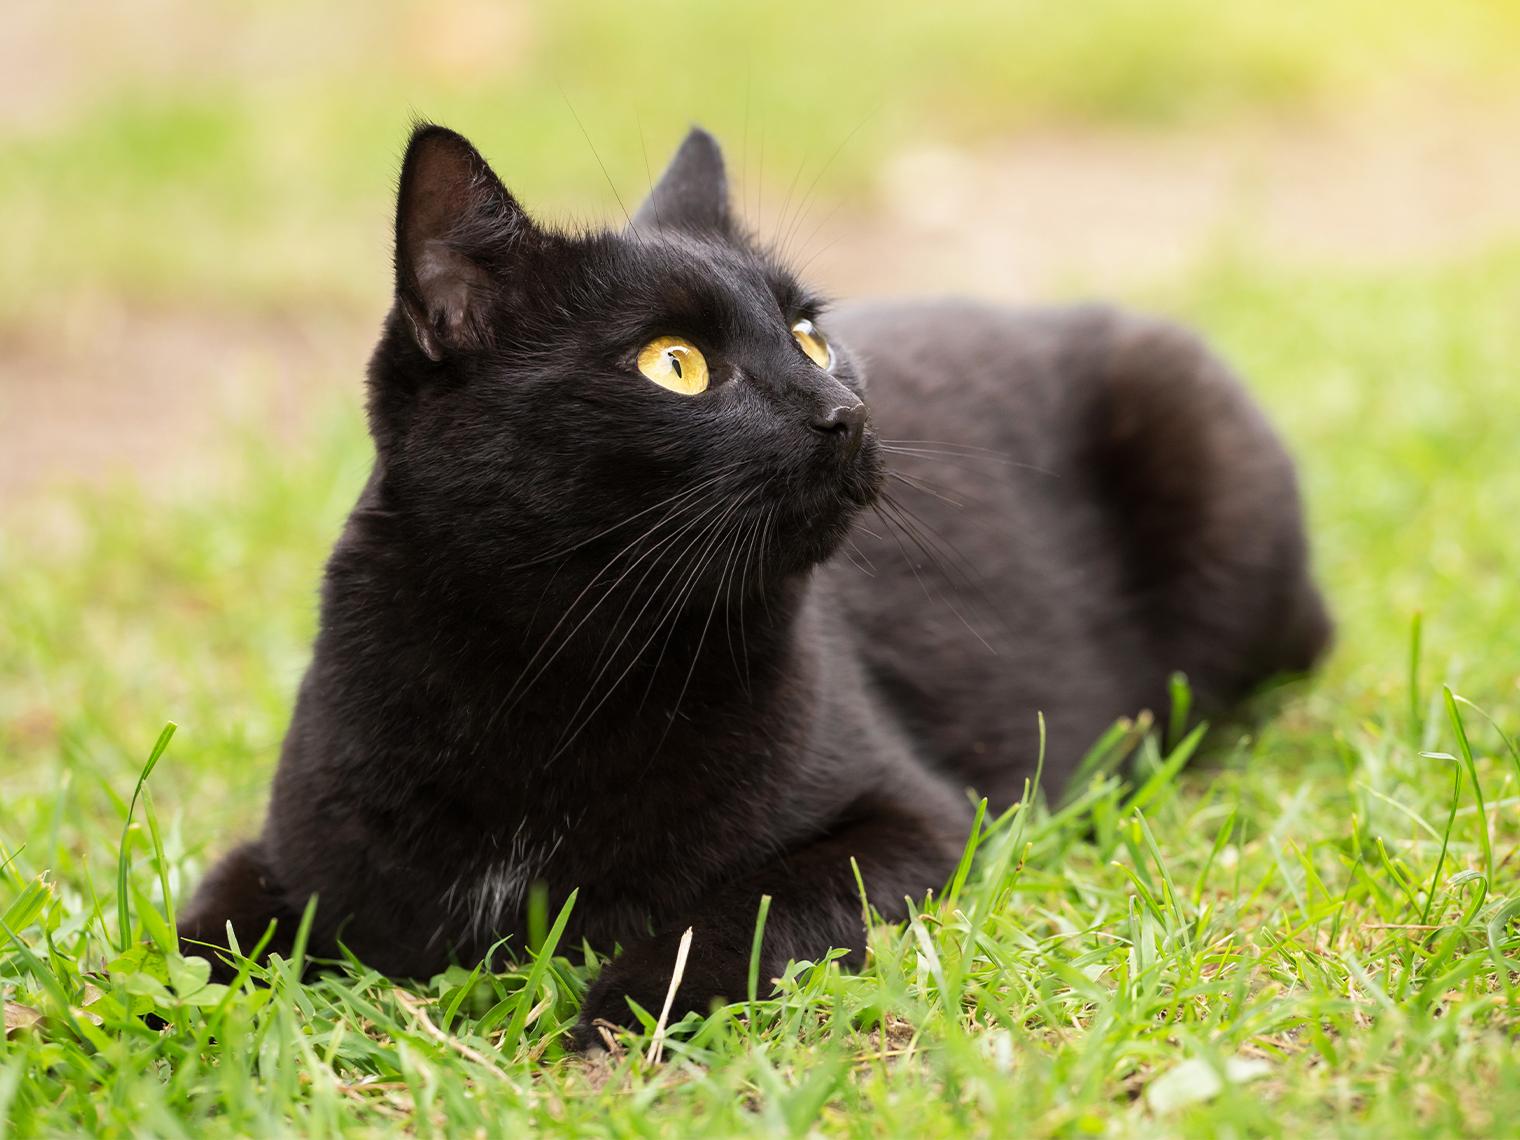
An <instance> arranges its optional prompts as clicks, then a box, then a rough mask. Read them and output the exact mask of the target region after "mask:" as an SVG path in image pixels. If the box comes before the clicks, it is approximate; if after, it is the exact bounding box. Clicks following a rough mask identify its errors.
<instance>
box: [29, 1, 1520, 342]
mask: <svg viewBox="0 0 1520 1140" xmlns="http://www.w3.org/2000/svg"><path fill="white" fill-rule="evenodd" d="M489 7H492V6H491V5H485V6H481V5H475V6H473V8H472V7H469V6H466V7H464V8H461V6H460V5H459V4H448V3H443V4H437V5H431V6H429V8H428V11H429V12H430V13H431V15H429V16H427V17H424V16H423V15H422V14H421V12H420V11H418V9H417V7H416V6H413V5H408V4H404V3H399V2H395V0H380V2H375V3H369V4H357V3H349V4H338V5H333V6H332V7H331V8H330V9H329V8H328V7H327V6H324V7H323V11H322V13H320V14H319V13H316V12H313V11H312V10H311V6H310V5H294V4H291V3H289V2H288V0H283V2H274V3H270V4H265V5H258V6H256V8H257V13H256V14H255V12H253V11H252V10H251V9H250V7H249V6H248V5H247V4H244V3H236V2H234V0H206V2H204V3H196V4H190V3H188V0H181V4H180V5H168V6H165V7H163V8H161V9H160V13H159V16H158V20H159V21H160V22H161V23H162V24H163V25H164V26H166V27H173V26H175V25H176V24H183V25H186V26H189V27H195V28H201V29H205V28H210V29H213V30H214V31H215V32H216V35H215V37H207V36H206V35H204V34H203V35H200V36H194V35H186V36H184V37H183V46H179V47H178V48H177V49H176V45H179V44H181V39H180V38H179V37H176V36H165V37H160V38H158V39H157V40H156V41H155V57H156V56H157V55H160V54H161V55H164V56H165V57H166V58H167V62H166V63H165V64H164V66H162V67H160V68H156V69H155V68H146V69H143V70H138V69H136V68H134V67H133V60H132V57H131V55H130V53H127V54H125V55H124V54H123V53H121V52H120V51H118V50H115V45H114V44H112V43H110V42H109V41H108V42H105V43H97V42H96V40H97V39H98V38H99V37H102V36H109V35H110V32H109V30H108V29H109V27H110V25H109V22H103V28H104V29H107V30H103V28H97V27H96V26H95V25H94V24H93V23H92V22H89V21H83V22H81V21H75V22H73V23H71V24H70V25H69V27H68V30H67V33H66V39H65V42H72V43H75V44H78V45H80V46H79V50H80V52H81V53H87V52H88V53H89V54H87V55H86V56H85V58H88V59H90V60H91V61H92V63H93V66H91V67H90V68H88V73H89V75H90V78H91V79H92V80H94V81H95V82H94V83H93V85H87V87H86V91H87V93H88V97H82V98H80V99H79V100H77V101H74V102H69V103H65V104H64V106H63V107H62V109H60V110H58V111H57V112H55V113H54V114H53V115H51V116H49V117H47V118H45V119H44V123H45V129H38V128H37V127H36V126H34V125H28V121H27V120H26V119H24V118H23V119H21V120H20V121H19V123H17V124H11V125H6V124H3V123H0V248H3V249H5V250H6V257H7V260H8V262H9V264H10V267H11V270H12V271H11V272H10V273H8V274H6V275H4V276H3V277H0V307H3V308H7V309H17V310H21V309H25V310H27V311H32V312H39V313H42V314H47V313H48V312H49V311H50V310H51V309H52V308H53V307H55V306H56V305H57V304H58V303H59V298H60V295H65V294H67V293H69V292H70V291H72V290H77V289H81V288H88V289H96V290H105V291H117V290H128V291H130V294H131V295H132V296H133V297H134V298H137V299H138V300H139V301H143V300H149V301H158V302H169V301H176V300H184V299H191V300H194V301H196V302H199V303H205V302H207V301H220V302H222V303H226V304H234V305H248V304H254V303H257V304H260V305H265V306H271V307H284V308H286V309H295V308H299V307H301V306H302V305H304V304H307V303H311V302H312V301H313V299H314V298H316V299H320V300H321V302H322V303H325V304H330V303H331V300H332V297H333V296H334V295H337V296H342V297H348V298H352V299H353V300H354V301H355V302H356V303H357V304H360V305H362V306H364V307H366V308H370V307H373V305H374V303H375V302H376V300H377V297H376V295H375V294H373V293H372V292H366V291H365V290H366V288H367V284H366V283H359V284H356V283H355V275H354V273H353V266H354V265H356V264H364V263H366V261H367V260H368V259H369V258H371V257H373V256H374V255H375V252H376V242H377V240H378V239H377V235H380V234H382V233H383V232H384V228H385V220H386V218H387V217H388V215H389V212H390V208H391V202H390V195H389V189H390V186H391V183H392V180H393V179H394V177H395V173H396V166H397V162H398V158H399V149H400V146H401V143H402V139H403V136H404V133H405V128H406V123H407V120H408V118H409V117H410V116H411V115H412V114H413V113H414V112H415V113H421V114H426V115H430V116H433V117H435V118H437V119H440V120H442V121H446V122H448V123H449V124H451V125H454V126H456V127H457V128H458V129H460V130H463V131H465V132H466V133H467V134H469V135H471V136H472V137H473V138H475V139H477V141H478V142H479V143H480V144H481V145H482V146H483V148H484V149H485V151H486V153H487V154H489V155H490V156H491V157H492V159H493V160H494V161H496V163H497V164H498V166H499V169H500V173H501V174H502V176H503V177H504V178H505V179H506V181H507V183H508V185H509V186H511V187H512V188H513V189H514V190H516V191H518V192H519V193H520V194H521V195H522V196H523V198H524V201H526V202H528V203H529V204H531V205H532V206H534V207H535V208H546V209H548V210H550V212H552V213H555V214H558V215H561V216H563V215H572V216H573V215H577V214H583V213H587V212H594V213H597V214H602V213H605V212H606V211H608V210H612V209H615V206H614V203H613V202H612V195H611V193H610V192H609V191H607V190H606V189H605V188H604V183H603V180H602V174H601V171H600V169H599V168H598V160H597V158H596V157H595V156H594V155H593V153H592V149H591V147H590V146H588V145H587V138H586V137H585V136H589V138H590V140H591V141H592V143H594V145H595V148H596V150H597V151H599V152H600V154H601V157H602V159H604V160H605V163H606V167H607V170H608V171H609V173H610V175H611V178H612V180H613V181H614V182H615V183H616V184H617V186H618V188H619V192H620V194H621V195H622V197H623V198H624V199H625V200H627V201H628V204H629V206H630V208H631V207H632V199H633V198H634V197H635V196H636V195H637V194H638V193H639V191H640V188H642V187H643V186H644V185H645V183H646V174H645V163H646V152H647V154H648V155H649V158H648V161H649V162H658V161H659V160H660V158H661V157H662V156H663V155H665V154H667V153H668V152H669V150H670V148H671V147H672V146H673V145H674V143H675V141H676V140H677V139H678V138H679V135H680V133H681V132H682V131H683V130H684V129H685V128H686V126H687V124H688V122H689V121H690V120H691V119H692V118H700V119H702V120H703V121H704V122H705V124H706V125H707V126H708V127H710V128H711V129H713V130H715V131H717V132H718V133H719V134H720V135H721V137H722V138H723V139H724V140H725V142H726V143H727V144H728V146H729V147H730V149H731V151H732V152H733V157H734V166H735V176H736V178H738V179H739V180H740V181H741V182H742V184H743V187H744V191H745V193H746V194H747V195H748V196H749V198H750V199H751V200H754V199H755V198H758V197H760V196H761V195H762V194H765V193H769V194H771V195H772V196H773V199H772V200H774V196H777V195H781V194H784V193H785V190H786V187H787V186H788V185H789V184H790V183H791V181H792V180H793V178H794V175H795V174H796V173H797V172H799V171H800V172H801V178H802V180H803V185H804V186H806V185H810V184H813V183H814V181H815V180H816V181H817V186H816V192H817V193H818V194H820V195H824V196H829V195H838V194H839V193H841V192H850V191H858V190H859V189H860V188H861V187H862V185H863V184H864V183H865V182H866V181H867V180H868V178H869V176H870V172H871V171H873V170H874V169H876V168H877V167H878V166H879V164H880V160H881V158H882V157H883V156H884V155H886V154H888V153H891V152H892V151H893V150H894V149H896V148H900V147H903V146H911V145H915V144H921V143H925V142H931V143H936V142H944V141H949V142H952V143H969V142H975V141H978V140H983V139H986V138H1007V137H1008V136H1009V135H1010V134H1013V133H1016V132H1017V131H1019V130H1021V129H1023V128H1027V127H1040V128H1044V129H1049V128H1051V127H1053V126H1054V127H1059V126H1061V125H1063V124H1064V125H1071V124H1101V125H1121V126H1139V127H1155V126H1175V125H1177V124H1198V123H1226V122H1233V121H1236V120H1237V119H1239V118H1240V117H1241V116H1252V115H1255V116H1300V117H1301V116H1305V115H1312V114H1314V113H1316V112H1320V111H1326V110H1338V111H1345V110H1347V109H1348V108H1354V107H1356V106H1359V105H1361V104H1362V103H1364V102H1366V101H1367V100H1371V99H1377V98H1380V97H1382V96H1384V95H1386V94H1389V93H1390V92H1391V93H1392V94H1393V95H1394V96H1396V97H1402V98H1404V99H1405V100H1406V101H1408V102H1413V103H1417V104H1425V103H1427V102H1429V101H1430V100H1431V98H1432V93H1434V95H1435V97H1437V98H1445V99H1447V100H1449V101H1451V104H1452V106H1453V107H1465V106H1470V105H1473V103H1474V102H1475V101H1480V100H1482V99H1485V98H1488V97H1491V96H1495V95H1498V96H1499V97H1504V96H1505V93H1508V96H1509V97H1512V96H1513V94H1514V91H1515V83H1514V69H1513V67H1512V61H1513V59H1514V58H1515V54H1516V52H1517V51H1520V7H1517V6H1516V5H1514V4H1512V3H1504V2H1500V0H1454V2H1453V0H1403V2H1401V3H1400V4H1397V5H1388V4H1384V3H1377V2H1375V0H1319V2H1318V3H1315V4H1312V5H1310V4H1279V3H1273V2H1272V0H1234V2H1232V3H1228V4H1222V3H1216V2H1212V0H1086V2H1085V3H1082V4H1072V3H1067V2H1065V0H1012V2H1008V0H996V2H994V0H977V2H972V3H958V4H950V5H924V4H920V5H901V6H897V7H896V8H895V9H894V11H893V14H892V18H890V19H883V18H882V16H881V13H880V12H879V6H878V5H876V4H873V3H869V2H868V0H843V2H839V3H830V4H815V3H807V4H799V3H770V2H767V3H764V4H761V3H758V2H757V0H740V2H736V3H728V4H701V3H691V2H689V0H659V2H657V3H647V4H627V3H622V2H620V0H593V2H585V0H582V2H577V3H558V4H552V5H551V4H544V5H533V6H531V13H529V7H530V6H527V5H519V6H515V7H513V8H512V10H513V11H515V12H517V13H518V14H517V15H516V16H514V17H512V18H511V19H510V20H509V21H508V27H507V30H506V31H505V32H503V33H502V34H501V36H500V37H499V39H500V42H499V43H498V42H497V41H496V40H495V39H493V38H492V36H491V35H490V34H489V33H488V32H481V33H479V34H478V35H476V36H473V37H472V35H471V32H470V30H469V29H470V28H471V27H472V25H474V24H480V25H483V26H485V27H490V26H492V21H489V20H484V19H482V18H481V17H482V15H483V12H482V9H483V8H489ZM180 8H183V11H180ZM61 11H62V10H61V9H60V12H61ZM451 13H452V14H451ZM255 15H256V17H257V18H255ZM59 18H60V19H67V18H68V17H67V15H66V14H64V15H60V17H59ZM439 26H446V27H453V28H454V31H453V32H452V33H448V34H445V33H441V32H438V31H436V30H435V29H436V28H437V27H439ZM472 39H478V40H479V41H480V42H481V43H482V44H485V45H486V46H484V47H474V48H472V47H471V46H470V44H471V41H472ZM208 40H209V42H214V43H217V44H221V45H226V48H227V54H228V56H229V58H228V60H227V61H226V62H225V64H223V65H221V66H208V64H207V61H206V58H205V56H206V53H207V51H208V48H207V47H206V43H207V42H208ZM249 40H252V42H253V43H254V44H255V45H257V44H261V43H266V42H267V43H266V47H265V50H263V51H262V52H259V51H256V50H254V49H253V48H250V47H249V46H248V45H247V41H249ZM458 41H463V45H464V46H463V47H461V46H460V43H459V42H458ZM267 44H275V45H279V44H283V45H284V46H283V47H269V46H267ZM450 44H452V45H453V46H452V47H451V46H449V45H450ZM44 70H46V69H44ZM572 107H573V108H574V110H573V111H572V110H571V108H572ZM578 120H579V121H578ZM947 124H953V127H952V126H947ZM583 125H584V130H585V136H583V134H582V126H583ZM847 140H848V141H847ZM842 144H843V145H842Z"/></svg>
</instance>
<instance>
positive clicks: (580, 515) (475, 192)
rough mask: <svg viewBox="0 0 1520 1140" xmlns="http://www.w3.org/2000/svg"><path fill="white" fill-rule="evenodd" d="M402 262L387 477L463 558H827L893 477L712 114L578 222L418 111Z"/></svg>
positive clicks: (389, 359) (733, 562)
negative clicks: (736, 195)
mask: <svg viewBox="0 0 1520 1140" xmlns="http://www.w3.org/2000/svg"><path fill="white" fill-rule="evenodd" d="M395 272H396V282H395V287H396V292H395V305H394V307H393V309H392V311H391V314H390V316H389V318H388V320H387V323H386V329H385V332H384V335H383V336H382V339H381V342H380V345H379V347H378V348H377V350H376V352H375V356H374V359H373V360H372V362H371V366H370V425H371V431H372V433H373V435H374V437H375V441H376V445H377V450H378V453H379V466H378V471H379V473H380V485H381V487H382V492H383V494H384V496H385V499H386V503H387V506H388V508H389V509H390V510H391V511H392V512H393V513H396V514H398V515H401V516H404V517H405V518H407V519H408V520H409V521H410V522H411V523H412V524H414V525H415V526H417V527H418V528H420V529H421V530H422V531H424V532H425V533H426V535H427V538H428V541H429V542H430V543H431V544H434V545H435V546H436V547H438V548H439V549H446V550H447V551H448V553H447V555H446V557H450V558H455V559H462V560H465V561H468V562H469V563H471V564H472V565H474V566H475V567H476V568H478V569H480V570H482V571H485V572H487V573H490V572H491V570H492V568H493V567H494V568H501V569H506V568H510V567H515V566H525V565H542V564H547V563H549V562H551V561H553V560H555V559H561V558H574V559H578V560H582V561H585V562H587V563H594V564H596V565H599V566H609V570H608V572H609V573H611V572H614V571H616V570H617V569H618V567H617V566H616V565H615V564H612V560H613V559H615V558H621V559H622V561H623V563H624V564H628V563H633V562H634V561H635V559H642V563H643V566H644V568H645V569H648V568H660V567H664V568H665V569H666V570H667V571H672V572H673V571H674V570H675V569H677V568H680V569H681V571H682V573H683V574H685V573H689V574H690V577H691V580H692V582H693V583H694V584H695V585H700V583H701V581H703V580H712V581H715V580H716V578H715V577H714V576H715V575H717V574H719V573H723V574H726V576H727V579H728V580H729V581H737V580H739V579H740V578H743V577H745V576H750V577H753V578H755V579H757V580H760V579H763V578H764V576H765V575H767V574H769V575H777V574H788V573H795V572H798V571H801V570H804V569H806V568H807V567H808V566H810V565H812V564H814V563H816V562H817V561H819V560H821V559H823V558H824V557H826V556H827V555H828V554H829V553H830V552H832V551H833V549H834V548H835V547H836V546H837V545H838V544H839V543H840V542H841V541H842V540H843V537H844V535H845V533H846V530H847V528H848V525H849V522H850V520H851V518H852V517H853V516H854V514H855V513H856V512H858V511H859V510H860V509H861V508H862V507H864V506H866V505H868V504H870V503H871V502H872V501H873V500H874V498H875V496H876V494H877V492H878V489H879V487H880V483H881V480H882V464H881V458H880V450H879V447H878V445H877V442H876V439H875V435H874V432H873V431H872V428H871V426H870V423H869V419H868V416H867V410H866V405H865V403H864V392H863V384H862V378H861V375H860V372H859V370H858V369H857V367H856V365H855V363H854V361H853V360H852V359H851V357H850V354H849V352H848V351H847V350H846V349H845V348H844V347H843V346H842V345H840V344H839V343H837V342H835V341H833V340H832V339H831V338H829V336H828V321H827V317H826V316H825V315H824V314H823V312H822V304H821V301H820V300H819V298H818V297H817V296H816V295H815V294H813V293H812V292H810V291H809V290H808V289H807V288H805V287H804V286H803V285H801V284H800V283H799V282H798V281H797V280H796V279H795V278H794V277H793V276H792V275H791V274H790V273H789V272H787V270H786V269H785V268H784V267H783V266H782V265H781V264H780V263H779V262H778V261H777V260H776V259H775V258H774V257H772V256H771V255H770V254H769V253H768V252H767V251H765V250H763V249H761V248H760V247H759V246H758V245H757V244H756V243H754V242H753V241H752V240H751V239H750V238H749V237H748V235H747V234H746V233H745V232H744V230H743V228H742V227H741V226H740V225H739V224H738V222H737V221H736V219H735V218H734V217H733V215H732V213H731V211H730V206H729V201H728V193H727V181H726V177H725V174H724V166H723V158H722V154H721V152H720V151H719V148H718V145H717V143H716V142H715V141H714V140H713V138H712V137H711V136H710V135H708V134H706V133H705V132H703V131H701V130H699V129H693V130H692V131H691V133H690V134H689V135H687V137H686V139H685V141H684V142H683V143H682V144H681V146H680V148H679V150H678V151H677V152H676V155H675V157H674V159H673V160H672V161H671V163H670V166H669V168H668V169H667V170H666V171H665V173H664V175H663V176H662V177H661V179H660V181H659V183H658V184H657V185H656V186H655V187H654V188H653V192H652V193H651V195H650V197H649V199H648V201H646V202H645V203H644V205H643V206H642V207H641V208H640V209H639V210H638V212H637V213H636V214H635V215H634V216H633V218H632V219H631V220H630V221H629V223H628V225H627V227H626V228H620V229H615V230H603V231H597V232H589V233H566V232H561V231H556V230H554V229H552V228H550V227H547V226H545V225H542V224H540V223H538V222H537V221H535V220H534V219H532V218H531V217H529V215H528V214H527V213H526V212H525V211H524V210H523V208H522V207H521V206H520V205H519V204H518V202H517V200H516V199H515V198H514V197H513V196H512V195H511V194H510V193H509V192H508V191H507V189H506V188H505V187H504V186H503V185H502V183H501V181H500V180H499V179H498V178H497V177H496V175H495V173H494V172H493V171H492V170H491V168H490V166H488V165H487V163H486V162H485V160H484V159H483V158H482V157H481V156H480V154H479V153H478V152H477V151H476V150H475V148H474V147H472V146H471V145H470V144H469V142H467V141H466V140H465V139H464V138H462V137H461V136H459V135H457V134H455V133H454V132H452V131H449V130H445V129H443V128H441V127H437V126H431V125H424V126H421V127H418V128H417V129H416V131H415V132H414V133H413V135H412V138H411V141H410V143H409V145H408V147H407V152H406V158H405V160H404V162H403V165H402V172H401V182H400V190H399V195H398V205H397V212H396V255H395ZM762 534H763V535H766V536H768V537H766V538H764V539H762V537H761V536H762ZM620 552H623V553H620ZM670 585H671V587H672V588H674V587H675V585H676V582H675V581H672V582H671V583H670Z"/></svg>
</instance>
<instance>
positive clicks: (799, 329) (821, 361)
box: [792, 320, 834, 368]
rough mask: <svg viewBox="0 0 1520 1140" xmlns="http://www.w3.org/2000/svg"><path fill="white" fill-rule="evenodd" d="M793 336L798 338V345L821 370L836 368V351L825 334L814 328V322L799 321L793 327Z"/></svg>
mask: <svg viewBox="0 0 1520 1140" xmlns="http://www.w3.org/2000/svg"><path fill="white" fill-rule="evenodd" d="M792 335H793V336H794V337H796V338H797V343H798V344H800V345H801V346H802V351H803V352H805V353H807V355H808V359H809V360H811V361H812V362H813V363H814V364H816V365H818V367H819V368H832V367H834V350H833V349H832V348H830V347H829V342H828V341H827V340H825V339H824V337H823V334H822V333H821V332H819V331H818V330H817V329H816V328H814V327H813V322H812V321H809V320H801V321H798V322H797V323H796V324H795V325H793V326H792Z"/></svg>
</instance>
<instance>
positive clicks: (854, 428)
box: [813, 400, 866, 459]
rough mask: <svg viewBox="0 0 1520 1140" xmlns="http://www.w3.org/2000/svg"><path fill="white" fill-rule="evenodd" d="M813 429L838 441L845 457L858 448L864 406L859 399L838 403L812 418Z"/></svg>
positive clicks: (863, 425)
mask: <svg viewBox="0 0 1520 1140" xmlns="http://www.w3.org/2000/svg"><path fill="white" fill-rule="evenodd" d="M813 430H814V431H816V432H818V433H819V434H820V435H825V436H833V437H834V438H835V439H837V440H838V441H839V446H840V447H841V448H842V449H843V451H844V455H845V458H846V459H850V458H853V457H854V455H855V453H856V452H857V451H859V450H860V438H861V436H862V435H863V434H865V430H866V406H865V404H863V403H861V402H860V401H859V400H856V401H855V402H854V403H853V404H839V405H837V406H835V407H833V408H831V409H829V411H827V412H825V413H823V414H822V415H820V416H817V417H815V418H814V420H813Z"/></svg>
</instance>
